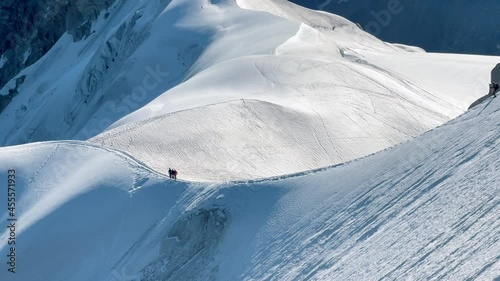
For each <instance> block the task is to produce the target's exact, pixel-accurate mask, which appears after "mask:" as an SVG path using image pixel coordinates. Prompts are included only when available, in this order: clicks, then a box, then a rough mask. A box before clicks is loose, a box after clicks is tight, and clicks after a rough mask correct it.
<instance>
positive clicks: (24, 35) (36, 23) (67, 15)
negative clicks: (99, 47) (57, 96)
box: [0, 0, 115, 104]
mask: <svg viewBox="0 0 500 281" xmlns="http://www.w3.org/2000/svg"><path fill="white" fill-rule="evenodd" d="M114 1H115V0H3V1H2V2H1V3H0V57H1V58H2V60H3V62H4V63H3V66H1V67H0V89H1V88H2V87H4V86H5V84H6V83H7V82H8V81H10V80H11V79H12V78H13V77H15V76H16V75H17V74H18V73H19V72H20V71H21V70H23V69H24V68H26V67H28V66H30V65H31V64H33V63H35V62H36V61H38V60H39V59H40V58H41V57H42V56H43V55H45V54H46V53H47V52H48V51H49V50H50V49H51V48H52V46H54V44H55V43H56V42H57V40H59V38H60V37H61V36H62V35H63V34H64V33H65V32H68V33H69V34H71V35H72V36H73V40H74V41H80V40H82V39H84V38H85V37H86V36H87V35H89V34H90V33H91V27H92V22H93V21H94V20H95V19H97V17H98V16H99V14H100V13H101V12H102V11H103V10H106V9H107V8H109V7H110V6H111V5H112V4H113V2H114ZM0 103H2V104H3V103H5V98H4V101H0Z"/></svg>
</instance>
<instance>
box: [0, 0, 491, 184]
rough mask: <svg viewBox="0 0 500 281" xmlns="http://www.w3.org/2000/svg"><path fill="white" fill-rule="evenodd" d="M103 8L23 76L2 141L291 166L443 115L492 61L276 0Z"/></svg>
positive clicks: (252, 166)
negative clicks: (380, 35)
mask: <svg viewBox="0 0 500 281" xmlns="http://www.w3.org/2000/svg"><path fill="white" fill-rule="evenodd" d="M109 12H110V16H109V17H107V18H104V15H101V17H99V19H98V20H97V21H96V23H94V25H93V30H95V33H93V34H92V35H91V36H89V37H88V38H87V39H86V40H83V41H81V42H77V43H74V42H73V41H72V38H71V36H69V35H67V34H66V35H64V36H63V37H62V38H61V39H60V40H59V41H58V42H57V44H56V45H55V46H54V47H53V48H52V50H51V51H50V52H49V53H48V54H47V55H46V56H44V57H43V58H42V59H41V60H40V61H39V62H37V63H36V64H34V65H33V66H31V67H29V68H28V69H26V70H24V71H23V72H22V73H21V74H20V75H19V76H21V75H26V78H25V82H24V83H23V84H22V85H20V86H19V89H18V90H19V92H20V93H19V94H18V95H17V96H16V97H15V98H14V99H13V100H12V102H11V104H10V105H9V106H8V107H7V108H6V109H5V110H4V111H3V112H2V114H0V129H1V130H2V132H5V133H4V134H1V135H0V144H2V145H13V144H19V143H24V142H33V141H46V140H61V139H78V140H88V139H89V138H93V137H95V138H93V139H92V140H91V141H92V142H93V143H96V144H99V145H105V146H108V147H113V148H116V149H120V150H124V151H127V152H128V153H130V154H132V155H134V156H135V157H136V158H138V159H140V160H141V161H143V162H145V163H146V164H147V165H149V166H150V167H152V168H154V169H156V170H160V171H165V170H167V169H168V167H169V166H173V167H176V168H177V169H178V170H179V171H181V173H180V174H179V177H180V178H182V179H185V180H191V181H214V182H217V181H221V180H222V181H227V180H235V179H256V178H265V177H269V176H276V175H286V174H290V173H296V172H300V171H304V170H308V169H315V168H320V167H324V166H327V165H333V164H339V163H344V162H346V161H350V160H353V159H357V158H359V157H364V156H366V155H368V154H370V153H374V152H377V151H380V150H382V149H385V148H387V147H390V146H393V145H396V144H399V143H401V142H404V141H407V140H409V139H411V138H413V137H415V136H418V135H420V134H422V133H424V132H426V131H428V130H430V129H432V128H435V127H436V126H439V125H441V124H443V123H444V122H446V121H448V120H450V119H452V118H454V117H456V116H458V115H459V114H461V113H462V112H463V111H464V110H465V109H467V108H468V106H469V105H470V104H471V103H472V102H473V101H474V100H476V99H477V98H479V97H481V96H483V95H484V94H485V93H486V91H487V88H488V82H489V81H488V78H489V72H490V70H491V69H492V67H493V66H494V65H495V64H496V63H497V62H498V58H496V57H481V56H465V55H444V54H427V53H424V52H422V51H421V50H419V49H418V48H413V47H408V46H402V45H393V44H388V43H384V42H382V41H380V40H378V39H376V38H375V37H373V36H371V35H369V34H367V33H365V32H363V31H362V30H361V29H359V28H358V27H357V26H356V25H355V24H353V23H351V22H349V21H347V20H346V19H344V18H342V17H339V16H336V15H332V14H327V13H324V12H318V11H312V10H307V9H304V8H301V7H298V6H296V5H293V4H290V3H288V2H287V1H281V0H272V1H271V0H265V1H264V0H255V1H243V0H240V1H237V3H236V2H235V1H229V0H225V1H206V0H189V1H188V0H175V1H142V2H134V1H125V2H116V3H115V5H114V6H113V7H112V8H110V11H109ZM14 85H15V79H14V80H12V81H11V83H9V85H7V86H6V87H4V89H1V90H0V94H5V93H7V92H8V90H9V88H12V87H14ZM138 122H139V123H138ZM142 124H147V125H146V126H145V127H142ZM152 129H154V131H153V130H152ZM153 140H154V141H153ZM291 155H293V156H292V157H291ZM271 160H272V162H273V165H269V161H271Z"/></svg>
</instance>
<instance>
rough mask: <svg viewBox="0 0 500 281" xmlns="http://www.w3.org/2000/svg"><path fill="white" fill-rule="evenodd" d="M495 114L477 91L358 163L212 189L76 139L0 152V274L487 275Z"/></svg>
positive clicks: (492, 269) (498, 266)
mask: <svg viewBox="0 0 500 281" xmlns="http://www.w3.org/2000/svg"><path fill="white" fill-rule="evenodd" d="M499 118H500V104H499V100H498V99H490V100H488V101H487V102H486V103H484V104H482V105H479V106H477V107H475V108H474V109H472V110H471V111H469V112H467V113H466V114H464V115H463V116H461V117H459V118H458V119H456V120H453V121H451V122H449V123H447V124H445V125H444V126H441V127H439V128H437V129H435V130H432V131H430V132H428V133H426V134H424V135H422V136H420V137H418V138H416V139H415V140H413V141H410V142H408V143H406V144H403V145H400V146H397V147H395V148H392V149H388V150H385V151H383V152H381V153H378V154H376V155H372V156H369V157H367V158H363V159H360V160H357V161H354V162H351V163H348V164H344V165H340V166H337V167H333V168H327V169H323V170H318V171H313V172H308V173H302V174H298V175H292V176H289V177H285V178H283V179H279V180H262V181H254V182H239V183H238V182H233V183H227V184H223V185H217V184H189V183H186V182H172V181H169V180H167V179H165V177H163V176H161V175H159V174H158V173H156V172H155V171H153V170H150V169H149V168H147V167H146V166H144V165H143V164H141V163H140V162H138V161H136V160H134V159H133V158H131V157H130V156H128V155H126V154H124V153H122V152H119V151H116V150H110V149H105V148H102V147H98V146H94V145H92V144H90V143H85V142H49V143H34V144H28V145H22V146H16V147H8V148H1V149H0V163H1V164H0V169H1V170H2V171H5V170H7V169H16V173H17V186H18V195H17V196H18V197H17V200H18V202H19V205H18V208H17V211H16V212H17V216H18V219H19V220H18V223H19V226H20V228H19V229H18V231H19V232H18V236H17V239H18V240H17V241H18V246H17V253H18V262H19V267H18V272H17V273H16V275H10V273H8V272H7V271H6V270H2V271H0V277H1V279H2V280H5V279H6V280H33V281H35V280H53V281H57V280H64V281H68V280H139V279H140V280H262V279H279V280H297V279H310V280H381V279H383V280H408V279H418V280H423V279H425V280H469V279H470V280H493V279H494V278H497V277H499V276H500V273H499V272H500V260H499V256H498V253H499V252H500V240H499V237H500V224H499V221H498V214H499V213H500V197H499V194H500V184H499V180H500V178H499V168H500V162H499V161H500V150H499V147H500V146H499V144H500V143H499V141H500V130H499V122H498V120H499ZM2 178H5V174H3V175H2ZM1 215H2V218H5V217H6V216H7V213H5V211H4V212H3V213H2V214H1ZM2 221H5V220H4V219H2ZM5 235H6V232H4V234H3V235H2V238H0V256H3V257H5V256H6V254H7V248H6V247H5V243H6V236H5Z"/></svg>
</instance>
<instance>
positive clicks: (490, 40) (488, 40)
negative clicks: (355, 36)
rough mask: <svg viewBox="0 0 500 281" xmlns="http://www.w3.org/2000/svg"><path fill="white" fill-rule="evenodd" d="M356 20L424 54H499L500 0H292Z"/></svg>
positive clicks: (376, 34) (390, 39)
mask: <svg viewBox="0 0 500 281" xmlns="http://www.w3.org/2000/svg"><path fill="white" fill-rule="evenodd" d="M291 2H294V3H296V4H299V5H301V6H305V7H308V8H311V9H321V10H324V11H326V12H330V13H334V14H338V15H341V16H343V17H346V18H347V19H349V20H351V21H353V22H357V23H359V24H360V25H361V27H363V28H364V29H365V30H366V31H367V32H369V33H371V34H373V35H375V36H377V37H379V38H380V39H382V40H384V41H388V42H394V43H403V44H408V45H412V46H419V47H422V48H423V49H425V50H426V51H428V52H442V53H463V54H481V55H500V30H499V29H498V27H499V26H500V15H499V13H498V11H500V1H495V0H485V1H466V0H452V1H450V0H447V1H431V0H424V1H412V0H385V1H372V0H356V1H347V0H343V1H332V0H313V1H310V0H291Z"/></svg>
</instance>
